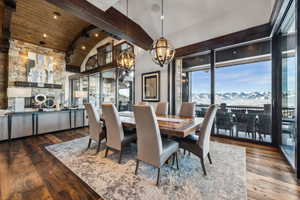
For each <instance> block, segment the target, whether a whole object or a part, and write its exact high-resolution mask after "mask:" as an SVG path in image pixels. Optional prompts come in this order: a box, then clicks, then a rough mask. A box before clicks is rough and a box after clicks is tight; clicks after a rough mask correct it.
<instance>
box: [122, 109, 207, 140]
mask: <svg viewBox="0 0 300 200" xmlns="http://www.w3.org/2000/svg"><path fill="white" fill-rule="evenodd" d="M119 116H120V121H121V123H122V125H123V126H124V127H127V128H136V123H135V119H134V114H133V112H130V111H123V112H119ZM156 119H157V122H158V126H159V129H160V131H161V133H162V134H165V135H169V136H175V137H179V138H184V137H186V136H188V135H190V134H193V133H194V132H195V131H197V130H198V129H200V127H201V124H202V122H203V120H204V118H202V117H184V116H178V115H157V116H156Z"/></svg>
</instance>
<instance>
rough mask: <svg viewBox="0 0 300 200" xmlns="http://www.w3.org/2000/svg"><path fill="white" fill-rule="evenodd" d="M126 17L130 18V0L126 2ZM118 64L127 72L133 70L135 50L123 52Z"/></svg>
mask: <svg viewBox="0 0 300 200" xmlns="http://www.w3.org/2000/svg"><path fill="white" fill-rule="evenodd" d="M126 16H127V18H128V0H126ZM126 31H127V33H128V24H127V25H126ZM117 64H118V66H119V67H120V68H122V69H124V70H125V71H127V72H129V71H131V70H133V67H134V65H135V55H134V52H133V50H132V49H130V48H127V49H126V50H123V51H122V52H121V53H120V54H119V56H118V59H117Z"/></svg>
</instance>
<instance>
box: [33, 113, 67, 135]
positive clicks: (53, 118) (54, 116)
mask: <svg viewBox="0 0 300 200" xmlns="http://www.w3.org/2000/svg"><path fill="white" fill-rule="evenodd" d="M36 122H37V130H36V133H37V134H44V133H51V132H55V131H61V130H67V129H70V128H71V127H70V112H69V111H61V112H49V113H47V112H45V113H38V114H37V116H36Z"/></svg>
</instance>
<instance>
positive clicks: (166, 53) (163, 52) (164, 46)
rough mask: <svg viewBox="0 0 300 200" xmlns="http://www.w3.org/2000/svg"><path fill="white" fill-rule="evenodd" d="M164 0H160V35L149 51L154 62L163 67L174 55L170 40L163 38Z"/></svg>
mask: <svg viewBox="0 0 300 200" xmlns="http://www.w3.org/2000/svg"><path fill="white" fill-rule="evenodd" d="M164 18H165V16H164V0H161V17H160V19H161V37H160V38H159V39H158V40H156V41H154V43H153V45H152V48H151V50H150V53H151V55H152V60H153V62H154V63H156V64H158V65H159V66H161V67H163V66H164V65H167V64H169V63H170V62H171V61H172V60H173V58H174V55H175V49H174V47H173V45H171V44H170V42H169V41H168V40H167V39H166V38H164Z"/></svg>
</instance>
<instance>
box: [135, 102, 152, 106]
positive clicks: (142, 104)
mask: <svg viewBox="0 0 300 200" xmlns="http://www.w3.org/2000/svg"><path fill="white" fill-rule="evenodd" d="M137 105H141V106H147V105H149V103H148V102H143V101H141V102H138V103H137Z"/></svg>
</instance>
